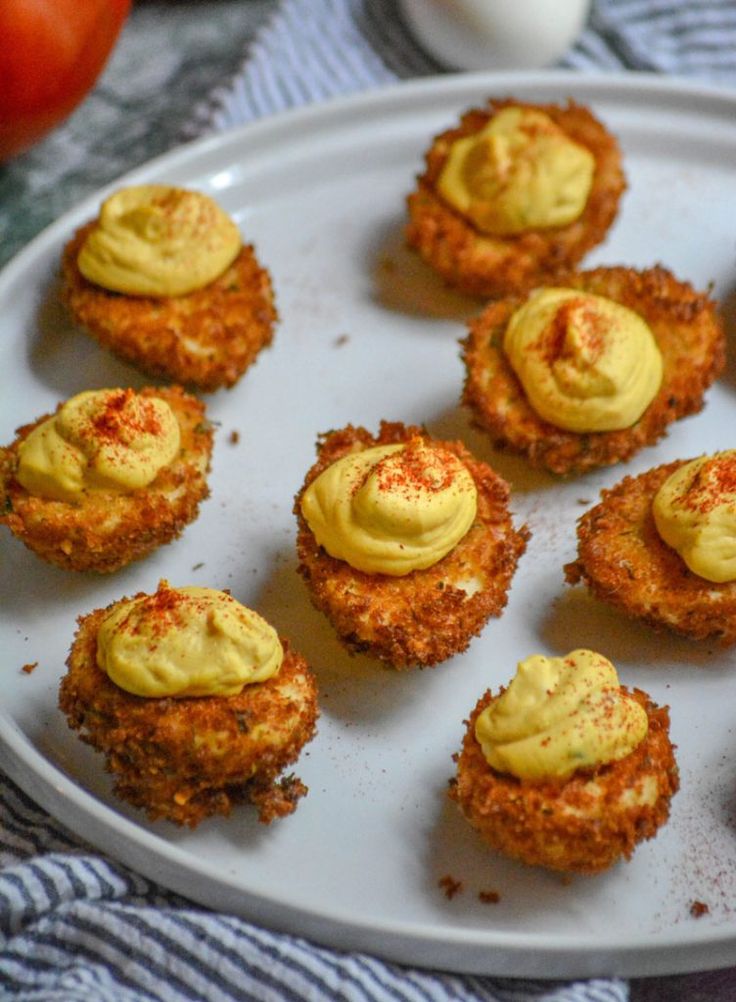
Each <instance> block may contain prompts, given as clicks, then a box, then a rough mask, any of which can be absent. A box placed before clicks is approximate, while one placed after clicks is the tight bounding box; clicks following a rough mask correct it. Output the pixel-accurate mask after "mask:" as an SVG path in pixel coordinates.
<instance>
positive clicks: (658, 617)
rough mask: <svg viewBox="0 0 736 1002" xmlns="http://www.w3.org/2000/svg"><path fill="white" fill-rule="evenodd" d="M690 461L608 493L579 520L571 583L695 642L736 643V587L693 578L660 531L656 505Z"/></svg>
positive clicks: (568, 572)
mask: <svg viewBox="0 0 736 1002" xmlns="http://www.w3.org/2000/svg"><path fill="white" fill-rule="evenodd" d="M686 462H688V460H684V459H683V460H676V461H675V462H673V463H666V464H664V465H663V466H658V467H656V468H655V469H653V470H648V471H647V472H646V473H642V474H640V475H639V476H637V477H625V478H624V479H623V480H622V481H621V482H620V483H619V484H617V485H616V486H615V487H612V488H611V489H610V490H604V491H602V492H601V498H602V500H601V502H600V503H599V504H597V505H596V506H595V507H594V508H591V510H590V511H588V512H586V513H585V514H584V515H583V516H582V517H581V518H580V519H579V520H578V530H577V532H578V558H577V560H575V561H573V562H572V563H569V564H567V565H566V566H565V578H566V580H567V582H568V584H577V583H579V582H581V581H582V582H583V583H584V584H585V585H587V587H588V588H590V590H591V591H592V593H593V594H594V595H595V596H596V597H597V598H599V599H601V601H603V602H608V603H609V604H611V605H613V606H614V607H615V608H617V609H620V610H621V611H622V612H624V613H625V614H626V615H627V616H633V617H636V618H637V619H641V620H643V621H644V622H645V623H648V624H649V625H650V626H653V627H655V628H662V627H667V628H668V629H670V630H673V631H674V632H675V633H679V634H681V635H683V636H686V637H691V638H693V639H695V640H705V639H706V638H708V637H713V638H718V639H719V640H720V641H721V642H722V643H723V644H732V643H734V642H736V582H734V581H730V582H725V583H723V584H716V583H715V582H713V581H707V580H706V579H705V578H701V577H700V576H699V575H698V574H695V573H693V571H691V570H690V569H689V568H688V567H687V565H686V564H685V561H684V560H683V559H682V557H681V556H680V554H679V553H678V552H677V550H675V549H673V548H672V547H671V546H669V545H668V544H667V543H665V542H664V540H663V539H662V538H661V536H660V535H659V533H658V532H657V527H656V525H655V524H654V517H653V515H652V501H653V500H654V496H655V494H656V493H657V491H658V490H659V488H660V487H661V486H662V484H663V483H664V482H665V480H666V479H667V478H668V477H669V476H671V474H673V473H674V472H675V470H678V469H679V468H680V467H681V466H683V465H684V464H685V463H686Z"/></svg>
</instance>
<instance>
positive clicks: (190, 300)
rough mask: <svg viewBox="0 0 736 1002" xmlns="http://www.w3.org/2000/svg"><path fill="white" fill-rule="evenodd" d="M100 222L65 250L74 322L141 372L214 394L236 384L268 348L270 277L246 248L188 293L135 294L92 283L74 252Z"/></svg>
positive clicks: (66, 296)
mask: <svg viewBox="0 0 736 1002" xmlns="http://www.w3.org/2000/svg"><path fill="white" fill-rule="evenodd" d="M95 225H96V223H95V222H90V223H87V224H86V225H85V226H83V227H81V229H79V230H78V231H77V233H76V234H75V235H74V237H73V238H72V239H71V240H70V241H69V243H68V244H67V245H66V247H65V248H64V253H63V256H62V265H61V271H62V279H63V287H62V298H63V300H64V302H65V303H66V305H67V307H68V309H69V311H70V313H71V315H72V317H73V319H74V321H75V322H76V323H77V324H79V326H80V327H82V328H83V329H84V330H85V331H86V332H87V333H88V334H91V335H92V337H94V338H95V339H96V340H97V341H99V343H100V344H101V345H103V346H104V347H105V348H109V349H110V351H112V352H113V353H114V354H116V355H118V356H119V357H120V358H122V359H124V360H125V361H126V362H130V363H131V365H134V366H135V367H136V368H137V369H139V370H140V371H141V372H145V373H147V374H148V375H150V376H154V377H156V378H161V377H163V378H164V379H171V380H173V381H175V382H177V383H182V384H184V385H185V386H190V387H195V388H197V389H199V390H204V391H207V392H209V391H212V390H217V389H219V388H220V387H229V386H233V384H234V383H236V382H237V381H238V379H240V377H241V376H242V375H243V373H244V372H245V370H246V369H247V368H248V366H249V365H251V363H252V362H253V361H254V360H255V358H256V356H257V355H258V353H259V352H260V350H261V348H263V347H265V346H266V345H268V344H270V343H271V340H272V338H273V328H274V324H275V322H276V319H277V313H276V308H275V306H274V299H273V291H272V288H271V279H270V276H269V273H268V271H267V270H266V269H265V268H263V267H261V265H260V264H259V263H258V260H257V258H256V255H255V252H254V250H253V247H252V246H250V245H245V246H244V247H243V248H242V250H241V251H240V254H239V255H238V257H237V258H236V259H235V261H234V262H233V263H232V264H231V265H230V267H229V268H228V269H227V270H226V271H225V272H224V273H223V274H222V275H220V277H219V278H217V279H215V281H214V282H210V284H209V285H206V286H205V287H204V288H202V289H197V290H196V291H194V292H190V293H188V294H187V295H183V296H168V297H163V296H162V297H153V296H130V295H124V294H122V293H119V292H109V291H108V290H107V289H103V288H102V287H101V286H99V285H95V284H94V283H93V282H90V281H88V280H87V279H86V278H85V277H84V276H83V275H82V273H81V272H80V270H79V266H78V265H77V255H78V254H79V251H80V248H81V246H82V244H83V243H84V240H85V239H86V237H87V234H88V233H89V232H90V230H92V229H93V228H94V227H95Z"/></svg>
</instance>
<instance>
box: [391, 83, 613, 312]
mask: <svg viewBox="0 0 736 1002" xmlns="http://www.w3.org/2000/svg"><path fill="white" fill-rule="evenodd" d="M511 106H514V107H521V108H527V109H533V110H538V111H542V112H544V113H545V114H547V115H548V116H549V117H550V118H551V119H552V121H553V122H554V123H555V124H556V125H558V126H559V127H560V128H561V129H562V130H563V131H564V132H565V133H566V134H567V136H568V137H569V138H570V139H572V140H574V141H575V142H576V143H579V144H580V145H581V146H584V147H585V148H586V149H588V150H590V152H591V153H592V154H593V156H594V158H595V164H596V166H595V173H594V176H593V185H592V188H591V191H590V194H589V196H588V199H587V202H586V205H585V209H584V210H583V213H582V215H581V216H580V217H579V218H578V219H576V220H575V221H574V222H572V223H569V224H568V225H566V226H560V227H554V228H550V229H536V230H528V231H526V232H524V233H521V234H519V235H516V236H507V237H495V236H489V235H488V234H484V233H482V232H481V231H480V230H478V229H477V228H476V227H475V226H474V225H473V224H472V223H471V222H470V221H469V220H468V219H466V218H465V217H464V216H463V215H462V214H461V213H459V212H458V211H456V210H455V209H454V208H452V207H451V206H450V205H448V203H447V202H446V201H445V200H444V199H443V198H442V197H441V196H440V195H439V194H438V192H437V180H438V178H439V176H440V174H441V172H442V169H443V167H444V165H445V163H446V161H447V156H448V153H449V149H450V147H451V145H452V143H453V142H454V141H455V140H457V139H461V138H464V137H466V136H470V135H472V134H473V133H476V132H479V131H480V130H481V129H482V128H483V127H484V126H485V125H486V124H487V123H488V122H489V121H490V119H491V118H492V117H493V116H494V115H495V114H496V113H497V112H498V111H500V110H501V109H502V108H507V107H511ZM425 159H426V167H425V171H424V173H423V174H422V175H421V176H420V177H419V179H418V183H417V188H416V190H415V191H414V192H413V193H412V194H411V195H409V198H408V201H407V206H408V212H409V224H408V226H407V230H406V236H407V241H408V243H409V245H410V246H411V247H413V248H414V249H415V250H416V251H418V253H419V254H420V256H421V257H422V258H423V259H424V260H425V261H426V262H427V263H428V264H429V265H430V266H431V267H432V268H433V269H434V270H435V271H436V272H438V274H439V275H441V276H442V278H443V279H444V280H445V281H446V282H447V284H448V285H451V286H452V287H454V288H456V289H459V290H460V291H461V292H466V293H468V294H470V295H474V296H479V297H481V298H491V297H495V296H505V295H510V294H513V293H521V292H524V291H526V290H528V289H531V288H532V287H534V286H536V285H541V284H544V283H549V282H550V281H551V280H552V279H553V278H554V276H555V275H558V274H560V273H561V272H565V271H570V270H571V269H572V268H575V267H576V266H577V264H578V263H579V262H580V261H581V260H582V258H583V256H584V255H585V254H586V253H587V251H589V250H590V249H591V248H592V247H594V246H595V245H596V244H599V243H601V241H602V240H603V239H604V237H605V236H606V233H607V231H608V229H609V228H610V226H611V225H612V223H613V221H614V219H615V218H616V214H617V212H618V207H619V201H620V199H621V195H622V194H623V192H624V190H625V188H626V180H625V177H624V172H623V167H622V162H621V152H620V150H619V146H618V142H617V140H616V139H615V137H614V136H612V135H611V134H610V133H609V132H608V130H607V129H606V127H605V126H604V125H603V124H602V123H601V122H600V121H599V120H598V119H597V118H596V117H595V116H594V115H593V114H592V112H591V111H589V110H588V109H587V108H585V107H583V106H581V105H579V104H576V103H575V102H573V101H568V102H567V104H565V105H554V104H539V105H537V104H529V103H525V102H523V101H516V100H513V99H511V98H507V99H503V100H497V99H491V100H489V101H488V104H487V105H486V107H484V108H473V109H471V110H470V111H467V112H466V113H465V114H464V115H463V116H462V119H461V121H460V124H459V125H458V126H457V127H455V128H452V129H447V130H446V131H444V132H442V133H440V134H439V135H438V136H436V137H435V139H434V140H433V142H432V145H431V146H430V148H429V150H428V152H427V154H426V158H425Z"/></svg>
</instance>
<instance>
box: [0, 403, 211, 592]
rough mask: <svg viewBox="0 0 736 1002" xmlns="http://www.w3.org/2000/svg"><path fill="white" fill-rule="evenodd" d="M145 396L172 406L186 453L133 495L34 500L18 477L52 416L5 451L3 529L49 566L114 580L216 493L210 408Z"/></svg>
mask: <svg viewBox="0 0 736 1002" xmlns="http://www.w3.org/2000/svg"><path fill="white" fill-rule="evenodd" d="M138 393H139V394H140V395H141V396H147V397H158V398H159V399H161V400H164V401H165V402H166V403H167V404H169V406H170V407H171V409H172V411H173V413H174V415H175V417H176V419H177V421H178V423H179V431H180V435H181V444H180V448H179V454H178V455H177V456H176V457H175V458H174V460H173V461H172V462H171V463H169V464H168V465H167V466H165V467H163V468H162V469H161V470H159V472H158V474H157V476H156V478H155V479H154V480H153V481H152V482H151V483H150V484H148V485H147V486H146V487H142V488H139V489H138V490H134V491H131V492H129V493H126V494H122V493H117V492H113V491H106V490H95V491H86V492H85V493H84V494H83V496H82V500H81V501H79V502H69V501H56V500H52V499H50V498H44V497H36V496H35V495H33V494H30V493H29V492H28V491H27V490H26V489H25V488H24V487H23V486H22V485H21V484H20V483H19V482H18V481H17V480H16V478H15V474H16V471H17V469H18V449H19V446H20V444H21V442H23V441H24V440H25V439H26V438H27V437H28V435H29V434H30V433H31V432H32V431H33V429H34V428H37V427H38V426H39V425H40V424H42V423H43V422H44V421H45V420H46V419H47V418H48V417H50V416H51V415H49V414H45V415H43V417H40V418H38V420H37V421H34V422H33V423H32V424H27V425H24V426H23V427H21V428H19V429H18V432H17V438H16V439H15V441H14V442H13V443H12V444H11V445H9V446H8V447H7V448H0V525H2V524H5V525H7V527H8V528H9V529H10V531H11V532H12V533H13V535H14V536H16V537H17V538H18V539H19V540H20V541H21V542H22V543H24V544H25V545H26V546H27V547H28V548H29V549H30V550H33V552H34V553H36V554H37V556H39V557H41V559H42V560H46V561H47V562H48V563H51V564H55V565H56V566H57V567H62V568H64V569H65V570H70V571H97V572H98V573H101V574H109V573H111V572H113V571H116V570H119V569H120V568H121V567H124V566H125V565H126V564H129V563H131V562H132V561H134V560H140V559H141V558H142V557H145V556H147V555H148V554H149V553H151V552H152V551H153V550H155V549H156V548H157V547H159V546H163V545H164V544H165V543H170V542H171V541H172V540H174V539H176V538H177V536H179V535H180V534H181V533H182V531H183V530H184V528H185V527H186V526H187V525H188V524H189V523H190V522H193V521H194V519H195V518H196V517H197V513H198V511H199V505H200V502H201V501H203V500H204V499H205V498H206V497H207V496H208V495H209V487H208V486H207V474H208V472H209V468H210V457H211V453H212V439H213V432H212V426H211V424H210V423H209V421H208V420H207V417H206V410H205V405H204V404H203V403H202V401H200V400H197V399H196V398H195V397H193V396H190V394H188V393H185V392H184V390H182V389H181V387H179V386H169V387H158V388H156V387H145V388H144V389H142V390H139V391H138ZM60 406H61V405H60Z"/></svg>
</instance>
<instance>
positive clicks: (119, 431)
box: [16, 390, 180, 502]
mask: <svg viewBox="0 0 736 1002" xmlns="http://www.w3.org/2000/svg"><path fill="white" fill-rule="evenodd" d="M179 444H180V431H179V423H178V421H177V419H176V416H175V414H174V412H173V411H172V410H171V408H170V407H169V405H168V404H167V403H166V401H165V400H159V399H158V398H156V397H144V396H139V395H138V394H136V393H135V392H134V391H133V390H88V391H86V392H84V393H79V394H77V395H76V396H75V397H72V398H71V399H70V400H68V401H67V402H66V403H65V404H64V405H63V406H62V407H61V408H60V409H59V410H58V411H57V413H56V414H55V415H54V416H53V417H51V418H48V419H47V420H46V421H44V422H43V423H42V424H40V425H38V427H37V428H34V430H33V431H32V432H31V433H30V434H29V435H28V437H27V438H26V439H24V441H23V442H22V443H21V445H20V447H19V450H18V470H17V473H16V476H17V479H18V481H19V482H20V483H21V484H22V485H23V487H25V489H26V490H27V491H28V492H29V493H30V494H34V495H36V496H38V497H45V498H51V499H54V500H57V501H72V502H73V501H78V500H80V498H81V497H82V495H83V493H84V492H85V491H88V490H106V491H117V492H119V493H126V492H130V491H134V490H138V489H139V488H141V487H146V486H147V485H148V484H150V483H151V481H153V480H154V479H155V478H156V476H157V474H158V472H159V471H160V470H161V469H162V468H163V467H164V466H167V465H168V464H169V463H170V462H171V461H172V460H173V459H174V458H175V457H176V455H177V454H178V452H179Z"/></svg>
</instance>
